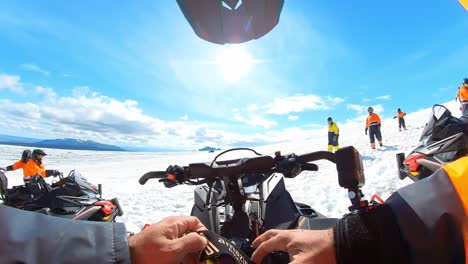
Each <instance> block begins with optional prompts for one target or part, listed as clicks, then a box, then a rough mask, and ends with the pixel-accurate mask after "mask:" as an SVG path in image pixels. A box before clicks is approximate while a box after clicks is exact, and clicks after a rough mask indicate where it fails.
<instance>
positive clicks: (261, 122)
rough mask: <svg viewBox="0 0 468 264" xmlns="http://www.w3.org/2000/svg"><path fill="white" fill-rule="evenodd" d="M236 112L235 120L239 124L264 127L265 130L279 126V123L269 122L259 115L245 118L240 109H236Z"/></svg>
mask: <svg viewBox="0 0 468 264" xmlns="http://www.w3.org/2000/svg"><path fill="white" fill-rule="evenodd" d="M235 110H236V111H233V112H234V117H233V118H234V120H237V121H239V122H242V123H245V124H248V125H251V126H254V127H263V128H266V129H268V128H272V127H274V126H276V125H278V123H277V122H275V121H273V120H268V119H266V118H263V117H261V116H259V115H249V116H248V117H245V116H243V115H242V114H241V113H240V111H239V109H235Z"/></svg>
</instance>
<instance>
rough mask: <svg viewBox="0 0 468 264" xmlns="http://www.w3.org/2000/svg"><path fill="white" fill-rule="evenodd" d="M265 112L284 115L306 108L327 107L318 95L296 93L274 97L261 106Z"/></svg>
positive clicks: (317, 108)
mask: <svg viewBox="0 0 468 264" xmlns="http://www.w3.org/2000/svg"><path fill="white" fill-rule="evenodd" d="M263 108H264V109H266V113H267V114H276V115H284V114H289V113H300V112H303V111H306V110H327V109H329V107H328V106H327V104H326V103H325V100H323V99H322V98H321V97H320V96H317V95H298V96H290V97H284V98H275V99H273V102H272V103H270V104H267V105H265V106H264V107H263Z"/></svg>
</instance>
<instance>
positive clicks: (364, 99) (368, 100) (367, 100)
mask: <svg viewBox="0 0 468 264" xmlns="http://www.w3.org/2000/svg"><path fill="white" fill-rule="evenodd" d="M362 101H363V102H364V103H365V102H370V101H371V99H369V98H362Z"/></svg>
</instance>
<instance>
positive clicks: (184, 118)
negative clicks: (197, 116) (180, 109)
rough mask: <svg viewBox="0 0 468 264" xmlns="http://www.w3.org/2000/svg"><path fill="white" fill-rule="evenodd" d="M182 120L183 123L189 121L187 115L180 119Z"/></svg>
mask: <svg viewBox="0 0 468 264" xmlns="http://www.w3.org/2000/svg"><path fill="white" fill-rule="evenodd" d="M181 119H182V120H184V121H187V120H189V116H188V115H187V114H185V115H184V116H183V117H181Z"/></svg>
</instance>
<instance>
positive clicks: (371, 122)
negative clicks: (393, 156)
mask: <svg viewBox="0 0 468 264" xmlns="http://www.w3.org/2000/svg"><path fill="white" fill-rule="evenodd" d="M367 112H368V113H369V116H367V118H366V130H365V134H366V135H367V131H368V130H369V137H370V143H371V148H372V149H375V138H377V140H378V141H379V145H380V146H381V147H382V146H383V144H382V133H381V132H380V126H381V124H382V121H380V116H379V115H378V114H376V113H374V108H372V107H371V106H369V107H368V108H367Z"/></svg>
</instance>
